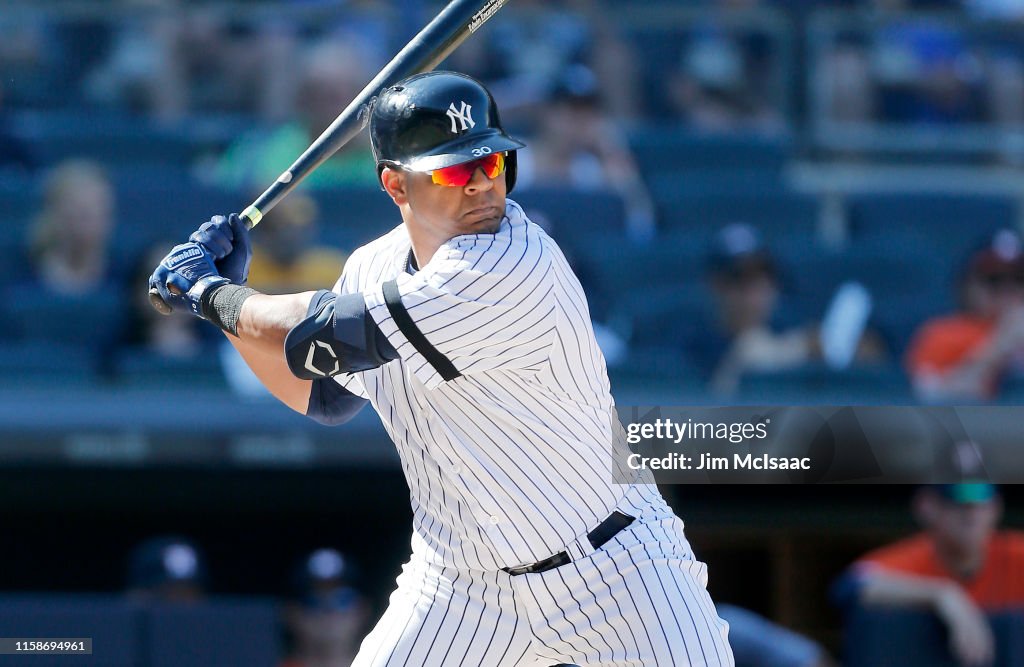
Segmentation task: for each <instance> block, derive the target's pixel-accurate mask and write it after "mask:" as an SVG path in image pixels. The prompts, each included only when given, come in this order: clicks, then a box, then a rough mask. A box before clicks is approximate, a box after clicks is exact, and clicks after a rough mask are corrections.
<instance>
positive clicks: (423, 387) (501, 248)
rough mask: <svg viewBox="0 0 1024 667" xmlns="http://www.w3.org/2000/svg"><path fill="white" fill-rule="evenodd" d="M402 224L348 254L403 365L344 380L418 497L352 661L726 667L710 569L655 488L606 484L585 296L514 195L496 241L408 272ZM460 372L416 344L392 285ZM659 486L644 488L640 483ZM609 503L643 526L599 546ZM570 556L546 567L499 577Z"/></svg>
mask: <svg viewBox="0 0 1024 667" xmlns="http://www.w3.org/2000/svg"><path fill="white" fill-rule="evenodd" d="M410 248H411V243H410V240H409V235H408V233H407V231H406V229H405V227H404V225H401V226H399V227H397V228H395V229H394V230H392V231H391V232H390V233H388V234H386V235H385V236H383V237H381V238H379V239H377V240H376V241H373V242H371V243H369V244H367V245H365V246H363V247H361V248H359V249H358V250H356V251H355V252H354V253H353V254H352V256H351V257H350V258H349V260H348V262H347V263H346V265H345V270H344V273H343V274H342V276H341V278H340V279H339V281H338V284H337V285H336V286H335V291H336V292H339V293H340V294H347V293H353V292H362V293H363V294H364V296H365V299H366V304H367V307H368V309H369V312H370V314H371V316H372V317H373V319H374V320H375V321H376V322H377V324H378V326H379V327H380V328H381V330H382V331H383V333H384V334H385V335H386V336H387V337H388V339H389V340H390V341H391V343H392V345H394V347H395V348H396V349H397V350H398V352H399V354H400V355H401V358H400V359H399V360H396V361H393V362H390V363H388V364H385V365H383V366H381V367H380V368H376V369H373V370H369V371H364V372H361V373H355V374H352V375H343V376H337V377H336V380H337V381H339V382H340V383H341V384H342V385H343V386H345V387H346V388H347V389H348V390H349V391H351V392H353V393H356V394H359V395H361V396H363V397H364V398H367V399H369V400H370V402H371V403H372V404H373V407H374V408H375V409H376V411H377V413H378V414H379V415H380V417H381V420H382V421H383V423H384V426H385V428H386V429H387V431H388V433H389V434H390V436H391V438H392V439H393V440H394V442H395V444H396V446H397V448H398V452H399V455H400V457H401V461H402V466H403V469H404V472H405V477H406V480H407V481H408V483H409V487H410V491H411V500H412V506H413V512H414V519H413V536H412V557H411V559H410V562H409V563H407V564H406V565H405V566H404V569H403V572H402V574H401V576H400V577H399V579H398V589H397V590H396V591H395V593H394V594H393V595H392V597H391V603H390V606H389V608H388V610H387V612H386V613H385V614H384V616H383V617H382V618H381V620H380V621H379V623H378V625H377V627H376V628H375V629H374V630H373V632H372V633H371V634H370V635H369V636H368V637H367V638H366V640H365V641H364V642H363V645H362V648H361V650H360V654H359V657H358V658H357V659H356V661H355V663H354V665H357V666H359V667H362V666H370V665H372V666H374V667H378V666H383V665H388V666H391V665H417V666H419V665H428V666H433V665H483V666H488V667H489V666H499V667H505V666H506V665H507V666H510V667H511V666H513V665H516V666H518V665H538V666H539V665H551V664H553V663H556V662H571V663H576V664H579V665H608V666H611V665H615V666H625V665H645V666H647V665H732V664H733V660H732V654H731V651H730V650H729V647H728V642H727V639H726V634H727V627H728V626H727V625H726V624H725V622H724V621H722V620H720V619H719V618H718V615H717V613H716V612H715V610H714V606H713V604H712V603H711V600H710V598H709V596H708V594H707V592H706V590H705V583H706V573H705V568H704V565H703V564H702V563H700V562H699V561H696V560H695V559H694V557H693V554H692V552H691V551H690V548H689V545H688V543H687V542H686V539H685V537H684V536H683V531H682V522H681V521H680V520H679V519H678V518H677V517H675V515H674V514H672V512H671V510H670V509H669V508H668V506H667V505H666V504H665V502H664V500H663V499H662V498H661V495H660V494H659V493H658V491H657V489H656V487H654V486H653V485H650V484H636V485H632V486H631V485H625V484H616V483H614V482H613V479H612V472H611V466H612V456H611V442H612V418H611V415H612V414H613V402H612V398H611V394H610V391H609V383H608V377H607V372H606V370H605V363H604V357H603V356H602V354H601V351H600V350H599V349H598V347H597V344H596V342H595V340H594V334H593V330H592V327H591V323H590V316H589V312H588V308H587V304H586V299H585V297H584V295H583V290H582V288H581V287H580V284H579V281H578V280H577V279H576V277H575V275H574V274H573V273H572V270H571V269H570V268H569V265H568V263H567V262H566V260H565V257H564V256H563V255H562V253H561V251H560V250H559V249H558V247H557V246H556V245H555V243H554V242H553V241H552V240H551V238H550V237H548V236H547V234H545V233H544V231H543V230H541V229H540V228H539V227H538V226H537V225H535V224H533V223H532V222H529V221H528V220H527V218H526V216H525V214H524V213H523V212H522V209H521V208H520V207H519V205H518V204H516V203H515V202H513V201H511V200H508V205H507V211H506V216H505V218H504V220H503V221H502V223H501V227H500V229H499V230H498V232H497V233H495V234H479V235H465V236H458V237H455V238H453V239H451V240H450V241H449V242H447V243H445V244H443V245H442V246H441V247H440V248H439V249H438V251H437V252H436V253H435V254H434V256H433V257H432V258H431V259H430V261H429V262H428V263H427V264H426V265H425V266H424V267H422V269H421V270H419V271H416V272H415V273H413V272H412V270H411V269H410V268H409V258H410ZM391 279H397V285H398V289H399V292H400V294H401V297H402V303H403V304H404V306H405V308H406V310H407V312H408V314H409V316H410V317H411V318H412V320H413V321H414V322H415V323H416V325H417V327H418V328H419V330H420V331H421V332H422V333H423V334H424V335H425V337H426V338H427V340H428V341H429V342H430V343H431V344H432V345H433V346H434V347H435V348H436V349H437V350H438V351H439V352H441V353H442V354H444V355H445V356H446V357H447V358H448V359H449V360H450V361H451V362H452V363H453V364H454V366H455V368H456V369H457V370H458V371H459V372H460V373H461V376H460V377H457V378H455V379H454V380H451V381H445V380H444V379H443V377H442V376H441V375H440V374H439V373H438V371H437V370H435V369H434V367H433V366H432V365H431V364H430V363H428V362H427V360H426V359H425V358H424V357H423V356H422V355H421V354H420V353H419V352H418V351H417V350H416V349H415V348H414V346H413V345H412V344H411V343H410V342H409V341H408V340H407V339H406V337H405V336H404V334H403V333H402V331H401V330H399V327H398V326H397V325H396V323H395V321H394V320H393V319H392V317H391V314H390V311H389V309H388V307H387V305H386V304H385V300H384V296H383V290H382V287H381V284H382V283H383V282H385V281H388V280H391ZM647 481H649V480H647ZM613 510H619V511H621V512H624V513H626V514H629V515H630V516H634V517H636V518H637V520H636V521H634V522H633V524H631V525H630V526H628V527H627V528H626V529H624V530H622V531H621V532H620V533H619V534H618V535H617V536H616V537H615V538H613V539H612V540H611V541H610V542H608V544H606V545H605V546H604V547H602V548H601V549H600V550H598V551H596V552H595V550H594V549H593V547H592V546H591V545H590V542H589V541H588V540H587V537H586V535H587V533H588V531H590V530H591V529H593V528H594V527H595V526H597V525H598V524H599V523H601V522H602V521H603V520H604V519H605V518H606V517H607V516H608V515H609V514H610V513H611V512H612V511H613ZM561 551H568V552H569V553H570V555H571V556H572V558H573V562H571V563H569V564H567V565H563V566H562V567H559V568H555V569H553V570H549V571H547V572H542V573H534V574H526V575H520V576H515V577H513V576H510V575H509V574H507V573H505V572H503V571H501V568H503V567H513V566H518V565H524V564H529V563H533V562H536V561H540V560H543V559H545V558H548V557H550V556H552V555H553V554H556V553H558V552H561Z"/></svg>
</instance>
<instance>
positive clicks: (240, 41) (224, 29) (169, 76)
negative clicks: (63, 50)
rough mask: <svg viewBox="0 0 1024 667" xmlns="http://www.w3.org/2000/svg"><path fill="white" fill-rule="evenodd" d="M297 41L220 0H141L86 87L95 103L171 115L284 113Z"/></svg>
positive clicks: (171, 117)
mask: <svg viewBox="0 0 1024 667" xmlns="http://www.w3.org/2000/svg"><path fill="white" fill-rule="evenodd" d="M293 46H294V44H293V39H292V37H291V36H290V35H289V34H288V33H287V32H285V31H282V30H277V29H275V24H273V23H271V22H260V21H258V19H255V18H251V17H250V16H249V15H246V14H238V13H234V14H232V13H231V12H230V10H224V9H223V8H222V7H218V6H217V5H210V4H206V5H194V6H189V5H187V4H186V3H182V2H180V0H133V1H132V2H131V3H130V6H129V11H127V12H125V13H124V15H123V16H121V17H119V20H118V21H117V23H116V30H115V32H114V35H113V38H112V44H111V47H110V50H109V51H110V52H109V55H108V56H107V58H106V60H104V61H103V62H101V63H100V64H99V65H98V66H97V67H95V68H93V69H92V71H91V72H89V74H88V75H87V76H86V77H85V80H84V82H83V87H84V92H85V96H86V98H87V99H88V100H90V101H91V102H93V103H96V104H100V105H105V106H111V107H118V108H128V109H131V110H132V111H135V112H139V113H148V114H152V115H154V116H155V117H156V118H158V119H160V120H165V121H173V120H179V119H181V118H182V117H184V116H185V115H186V114H188V113H194V112H197V111H202V112H240V113H251V114H259V115H262V116H263V117H265V118H272V117H281V116H282V115H283V114H284V112H285V108H286V105H287V104H288V102H289V101H290V100H291V94H290V87H289V85H288V69H287V63H288V62H290V60H291V59H290V58H289V54H290V53H291V49H292V48H293Z"/></svg>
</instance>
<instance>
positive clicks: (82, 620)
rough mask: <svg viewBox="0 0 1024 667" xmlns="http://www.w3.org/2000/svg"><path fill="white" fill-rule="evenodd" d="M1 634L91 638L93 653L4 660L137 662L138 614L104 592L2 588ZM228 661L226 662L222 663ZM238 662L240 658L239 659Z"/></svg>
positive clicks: (106, 665)
mask: <svg viewBox="0 0 1024 667" xmlns="http://www.w3.org/2000/svg"><path fill="white" fill-rule="evenodd" d="M0 628H3V634H4V636H5V637H26V638H28V637H32V638H54V639H57V638H60V639H84V638H92V641H93V654H92V655H79V656H69V655H59V656H44V655H34V656H31V657H28V656H23V657H21V658H17V657H13V656H5V658H6V660H5V661H4V664H8V661H9V664H32V665H34V666H38V667H63V666H65V665H68V664H74V665H81V667H89V666H91V665H96V666H102V667H138V666H139V665H144V664H147V663H143V662H141V661H140V660H141V656H140V655H139V618H138V616H137V614H136V613H135V609H134V607H133V606H132V605H131V604H129V603H128V602H127V601H125V600H124V599H123V598H121V597H117V596H106V595H74V594H64V595H56V594H39V593H36V594H27V593H24V594H22V593H6V594H4V595H2V596H0ZM224 664H227V663H224ZM239 664H240V663H239Z"/></svg>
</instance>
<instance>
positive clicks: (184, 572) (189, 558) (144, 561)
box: [128, 536, 208, 603]
mask: <svg viewBox="0 0 1024 667" xmlns="http://www.w3.org/2000/svg"><path fill="white" fill-rule="evenodd" d="M207 576H208V574H207V567H206V562H205V560H204V558H203V556H202V554H201V553H200V551H199V549H198V548H197V547H196V546H195V544H193V543H192V542H191V541H190V540H188V539H185V538H183V537H178V536H162V537H154V538H152V539H149V540H147V541H145V542H143V543H142V544H140V545H139V546H137V547H136V548H135V549H134V550H132V553H131V556H130V558H129V563H128V594H129V595H131V596H132V597H135V598H137V599H139V600H144V601H158V602H175V603H191V602H198V601H200V600H202V599H203V598H204V597H205V596H206V589H207Z"/></svg>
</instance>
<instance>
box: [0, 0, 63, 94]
mask: <svg viewBox="0 0 1024 667" xmlns="http://www.w3.org/2000/svg"><path fill="white" fill-rule="evenodd" d="M62 55H63V54H62V53H61V48H60V40H59V36H58V31H57V30H56V29H55V26H54V25H53V21H52V17H51V16H50V15H49V13H48V12H47V11H46V9H43V8H35V7H32V6H31V5H29V4H28V3H25V4H24V5H23V6H21V7H17V8H10V9H9V8H8V7H4V11H3V12H0V81H3V83H4V86H5V87H6V92H7V97H8V103H9V104H10V105H11V106H12V107H23V108H34V107H40V106H44V105H45V104H47V103H52V102H55V101H58V100H59V99H60V96H59V92H56V91H55V90H54V88H56V89H57V91H59V90H60V84H61V83H62V81H61V75H62V74H63V73H64V70H66V69H70V68H71V67H72V65H71V64H70V63H68V62H66V59H65V58H62V57H61V56H62Z"/></svg>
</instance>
